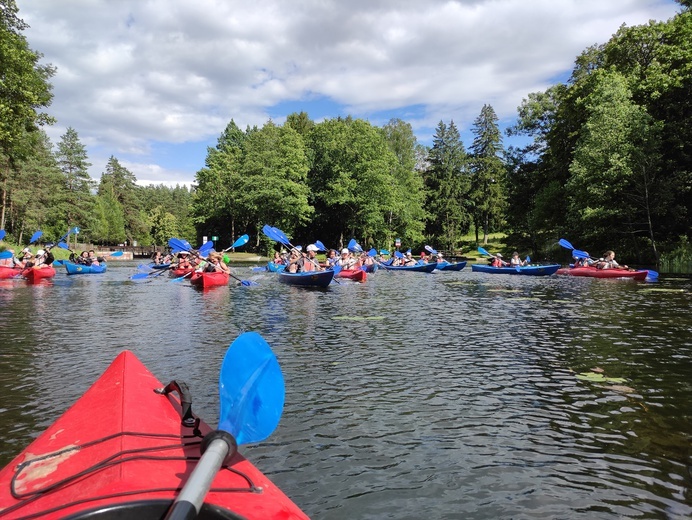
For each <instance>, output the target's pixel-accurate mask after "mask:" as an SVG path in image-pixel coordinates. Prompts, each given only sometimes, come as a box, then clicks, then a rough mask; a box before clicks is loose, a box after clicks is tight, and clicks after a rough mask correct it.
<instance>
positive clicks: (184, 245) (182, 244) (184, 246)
mask: <svg viewBox="0 0 692 520" xmlns="http://www.w3.org/2000/svg"><path fill="white" fill-rule="evenodd" d="M168 247H170V248H171V249H172V250H173V252H174V253H179V252H180V251H191V250H192V247H190V244H189V243H188V242H187V241H186V240H181V239H179V238H171V239H169V240H168Z"/></svg>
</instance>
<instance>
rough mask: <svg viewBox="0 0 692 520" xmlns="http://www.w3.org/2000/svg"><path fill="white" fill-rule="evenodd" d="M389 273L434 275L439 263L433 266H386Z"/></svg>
mask: <svg viewBox="0 0 692 520" xmlns="http://www.w3.org/2000/svg"><path fill="white" fill-rule="evenodd" d="M382 267H384V268H385V269H386V270H387V271H409V272H413V273H432V272H433V271H434V270H435V269H437V263H432V264H416V265H384V264H382Z"/></svg>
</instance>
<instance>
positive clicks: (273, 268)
mask: <svg viewBox="0 0 692 520" xmlns="http://www.w3.org/2000/svg"><path fill="white" fill-rule="evenodd" d="M284 269H286V266H285V265H284V264H275V263H274V262H267V271H269V272H270V273H278V272H280V271H283V270H284Z"/></svg>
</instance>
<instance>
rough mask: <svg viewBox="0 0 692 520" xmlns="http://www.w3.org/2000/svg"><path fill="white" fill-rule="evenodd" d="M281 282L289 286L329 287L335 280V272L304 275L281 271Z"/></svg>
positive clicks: (328, 270)
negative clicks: (333, 279)
mask: <svg viewBox="0 0 692 520" xmlns="http://www.w3.org/2000/svg"><path fill="white" fill-rule="evenodd" d="M277 274H278V275H279V281H280V282H281V283H285V284H288V285H300V286H303V287H327V286H329V284H330V283H331V281H332V278H334V271H332V270H331V269H327V270H326V271H305V272H302V273H288V272H286V271H279V272H278V273H277Z"/></svg>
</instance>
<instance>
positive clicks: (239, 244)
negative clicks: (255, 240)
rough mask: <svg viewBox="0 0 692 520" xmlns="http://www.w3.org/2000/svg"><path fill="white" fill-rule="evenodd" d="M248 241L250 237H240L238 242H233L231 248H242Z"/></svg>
mask: <svg viewBox="0 0 692 520" xmlns="http://www.w3.org/2000/svg"><path fill="white" fill-rule="evenodd" d="M249 240H250V237H249V236H248V235H243V236H242V237H239V238H238V240H236V241H235V242H233V245H232V246H231V247H233V248H236V247H243V246H244V245H245V244H247V243H248V242H249Z"/></svg>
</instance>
